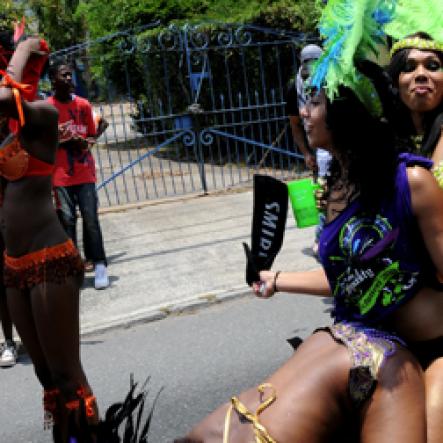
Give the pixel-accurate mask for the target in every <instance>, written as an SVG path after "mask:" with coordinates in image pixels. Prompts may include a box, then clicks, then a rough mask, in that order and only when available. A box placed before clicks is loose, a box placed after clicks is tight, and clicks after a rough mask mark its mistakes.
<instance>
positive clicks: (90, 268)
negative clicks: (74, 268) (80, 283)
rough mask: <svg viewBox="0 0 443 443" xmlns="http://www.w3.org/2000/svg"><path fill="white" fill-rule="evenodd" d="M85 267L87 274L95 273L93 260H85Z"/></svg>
mask: <svg viewBox="0 0 443 443" xmlns="http://www.w3.org/2000/svg"><path fill="white" fill-rule="evenodd" d="M83 266H84V267H85V272H93V271H94V263H92V261H91V260H85V261H84V262H83Z"/></svg>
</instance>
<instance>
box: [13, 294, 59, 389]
mask: <svg viewBox="0 0 443 443" xmlns="http://www.w3.org/2000/svg"><path fill="white" fill-rule="evenodd" d="M7 298H8V307H9V312H10V314H11V318H12V320H13V322H14V324H15V327H16V329H17V332H18V334H19V335H20V338H21V340H22V343H23V345H24V346H25V348H26V351H27V352H28V354H29V357H30V358H31V360H32V363H33V364H34V371H35V373H36V375H37V378H38V380H39V382H40V384H41V385H42V386H43V388H44V389H52V388H54V384H53V380H52V377H51V373H50V370H49V367H48V364H47V361H46V358H45V355H44V353H43V350H42V348H41V346H40V341H39V339H38V335H37V329H36V326H35V322H34V317H33V314H32V306H31V301H30V298H29V294H28V293H26V292H23V291H19V290H18V289H13V288H8V289H7Z"/></svg>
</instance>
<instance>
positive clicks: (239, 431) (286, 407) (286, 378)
mask: <svg viewBox="0 0 443 443" xmlns="http://www.w3.org/2000/svg"><path fill="white" fill-rule="evenodd" d="M349 369H350V359H349V355H348V351H347V349H346V348H345V347H344V346H342V345H340V344H338V343H337V342H335V341H334V340H333V339H332V338H331V336H330V335H329V334H327V333H325V332H319V333H316V334H314V335H313V336H311V337H309V338H308V339H307V340H306V341H305V342H304V343H303V344H302V345H301V346H300V347H299V348H298V349H297V352H295V353H294V354H293V356H292V357H291V358H290V359H289V360H288V362H287V363H285V364H284V365H283V366H282V367H281V368H280V369H278V370H277V372H275V373H274V374H273V375H272V376H271V377H270V378H269V379H268V380H266V382H268V383H271V384H272V385H273V386H274V388H275V390H276V395H277V400H276V401H275V402H274V403H273V404H272V405H271V406H269V407H268V408H267V409H265V410H264V411H263V413H262V414H261V415H260V422H261V423H262V424H263V425H264V426H265V427H266V428H267V430H268V431H269V434H270V435H271V436H272V437H273V438H274V439H275V440H276V441H278V442H279V443H286V442H309V443H320V442H325V441H328V438H329V436H330V435H331V434H333V433H334V431H335V430H336V429H337V428H338V427H339V426H340V424H342V422H343V420H344V417H345V416H346V415H347V412H348V411H349V410H350V401H349V399H348V396H347V385H348V374H349ZM239 399H240V401H241V402H242V403H243V404H244V405H245V406H246V407H247V408H248V409H249V410H250V411H252V412H255V410H256V408H257V407H258V405H259V404H260V397H259V394H258V392H257V389H255V388H253V389H250V390H248V391H246V392H244V393H242V394H240V395H239ZM227 410H228V404H225V405H223V406H221V407H220V408H219V409H217V410H216V411H215V412H214V413H212V414H211V415H209V416H208V417H207V418H205V419H204V420H203V421H202V422H201V423H200V424H198V425H197V426H196V427H195V428H194V429H193V430H192V431H191V433H190V434H189V435H188V437H189V438H190V439H191V441H194V440H195V441H201V442H204V443H215V442H217V443H219V442H221V441H222V435H223V426H224V421H225V415H226V411H227ZM229 441H230V443H249V442H250V441H253V433H252V427H251V425H250V424H249V422H246V421H244V420H242V421H240V418H239V415H238V414H237V413H233V414H232V418H231V426H230V440H229Z"/></svg>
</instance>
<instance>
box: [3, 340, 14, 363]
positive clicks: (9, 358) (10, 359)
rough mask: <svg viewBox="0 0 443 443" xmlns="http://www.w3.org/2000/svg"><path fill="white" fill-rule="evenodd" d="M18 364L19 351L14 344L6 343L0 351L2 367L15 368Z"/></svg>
mask: <svg viewBox="0 0 443 443" xmlns="http://www.w3.org/2000/svg"><path fill="white" fill-rule="evenodd" d="M16 362H17V350H16V348H15V344H14V342H11V341H9V340H8V341H6V342H5V343H3V346H2V348H1V351H0V366H1V367H9V366H14V365H15V363H16Z"/></svg>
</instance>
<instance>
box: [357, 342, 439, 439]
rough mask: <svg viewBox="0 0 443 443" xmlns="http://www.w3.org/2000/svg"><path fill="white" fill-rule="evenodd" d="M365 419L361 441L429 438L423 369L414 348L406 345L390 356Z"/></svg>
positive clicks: (363, 414) (364, 411)
mask: <svg viewBox="0 0 443 443" xmlns="http://www.w3.org/2000/svg"><path fill="white" fill-rule="evenodd" d="M362 423H363V424H362V432H361V443H407V442H410V443H421V442H423V443H425V442H426V415H425V390H424V382H423V373H422V370H421V368H420V366H419V364H418V362H417V361H416V360H415V358H414V357H413V356H412V354H411V353H410V352H408V351H406V350H403V349H402V350H399V351H398V352H396V353H395V354H394V356H392V357H389V358H388V359H387V361H386V362H385V364H384V366H383V367H382V368H381V370H380V374H379V381H378V385H377V389H376V390H375V392H374V395H373V396H372V398H371V399H370V400H369V401H368V402H367V404H366V407H365V408H364V410H363V411H362ZM428 441H429V440H428ZM440 441H441V440H440Z"/></svg>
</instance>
